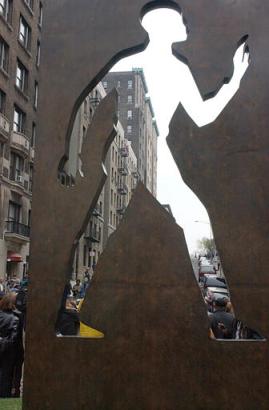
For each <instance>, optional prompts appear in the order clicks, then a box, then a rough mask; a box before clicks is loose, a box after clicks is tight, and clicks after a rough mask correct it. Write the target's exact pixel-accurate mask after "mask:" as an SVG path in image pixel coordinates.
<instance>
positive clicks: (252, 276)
mask: <svg viewBox="0 0 269 410" xmlns="http://www.w3.org/2000/svg"><path fill="white" fill-rule="evenodd" d="M172 3H173V2H170V1H156V2H151V3H150V7H151V6H153V5H154V6H156V7H157V6H164V5H169V4H170V5H171V4H172ZM146 4H147V1H145V0H132V1H129V0H114V1H113V2H112V1H108V0H76V1H74V0H57V1H55V0H47V1H46V2H44V6H45V9H44V26H43V34H42V66H41V82H40V100H39V130H38V146H37V156H36V164H35V187H34V197H33V219H32V223H33V224H32V237H31V251H32V255H31V285H30V294H29V307H28V332H27V349H26V354H27V356H26V357H27V359H26V367H25V369H26V371H25V386H24V404H23V407H24V410H33V409H38V410H56V409H57V410H61V409H63V410H69V409H70V410H77V409H80V410H86V409H87V410H88V409H89V408H91V409H109V410H113V409H124V410H126V409H136V410H137V409H139V410H143V409H145V410H148V409H152V410H156V409H160V410H164V409H167V410H170V409H171V410H175V409H177V408H178V409H180V408H182V409H184V410H185V409H192V410H193V409H209V410H210V409H212V410H213V409H214V410H215V409H216V408H221V409H230V408H232V409H234V410H239V409H240V410H241V409H244V410H248V409H249V410H253V409H255V408H259V409H261V410H263V409H264V410H265V409H266V410H267V409H268V401H269V398H268V391H269V388H268V387H269V386H268V380H269V377H268V359H269V358H268V347H267V346H268V344H267V343H249V342H246V343H236V344H234V343H214V342H210V341H209V340H207V322H206V312H205V310H204V306H203V302H202V300H201V296H200V294H199V291H198V289H197V287H196V284H195V282H194V279H193V277H192V272H191V266H190V263H189V261H188V259H187V249H186V246H185V243H184V240H183V236H182V232H181V230H180V229H179V228H178V227H176V226H175V225H174V224H173V223H172V220H171V218H170V217H169V215H168V214H165V211H163V210H161V209H160V207H159V205H158V204H157V203H156V202H155V201H154V200H153V199H152V198H151V197H150V196H149V195H148V194H146V193H145V192H143V190H142V189H141V188H139V191H138V192H137V194H136V195H137V196H136V198H134V200H133V205H132V208H131V209H130V210H129V211H128V215H127V216H126V220H125V225H122V227H121V228H120V231H119V234H117V236H116V235H115V236H114V237H113V238H111V241H110V243H109V251H107V252H106V253H105V254H104V257H103V258H102V261H101V263H100V266H99V267H98V273H97V278H98V279H96V282H95V283H94V285H93V288H92V289H93V290H95V291H96V297H95V296H94V295H95V292H93V291H92V294H89V298H90V299H89V301H88V302H89V303H90V305H89V307H90V309H91V314H92V320H93V323H94V324H96V326H98V327H99V328H100V330H104V331H105V333H106V337H105V339H104V340H98V341H96V340H80V339H75V338H56V337H55V334H54V324H55V320H56V316H57V312H58V308H59V304H60V300H61V296H62V292H63V288H64V285H65V282H66V278H67V275H68V273H69V270H70V265H71V264H70V261H71V259H72V254H73V250H74V244H75V242H76V240H77V239H78V237H79V234H80V232H82V230H83V227H84V226H85V223H86V220H87V217H88V216H89V213H90V211H91V208H92V206H93V203H94V201H95V200H96V198H97V197H98V193H99V191H100V189H101V186H102V183H103V181H104V174H103V170H102V168H101V163H102V159H103V156H104V154H105V151H106V149H107V148H108V145H109V141H110V140H111V139H112V137H113V133H114V123H115V117H114V114H115V112H116V102H115V100H116V98H115V97H116V96H115V95H114V94H111V95H110V96H108V97H107V99H106V100H104V101H103V102H102V103H101V105H100V107H99V109H98V112H96V115H95V119H94V122H93V123H92V126H91V128H90V130H89V132H88V137H87V138H88V140H87V141H88V142H86V141H85V143H84V146H83V150H84V153H83V155H84V158H83V164H84V167H85V168H84V174H85V179H84V180H83V181H81V180H80V178H79V177H78V178H77V180H76V185H75V187H70V188H68V189H67V188H64V187H62V186H61V185H60V184H59V183H58V182H57V172H58V166H59V163H60V162H61V160H62V159H64V160H67V159H68V155H67V153H68V149H69V139H70V135H71V131H72V126H73V121H74V118H75V114H76V110H77V109H78V107H79V105H80V103H81V102H82V101H83V98H84V97H85V96H86V95H87V93H88V92H89V91H90V90H91V89H93V87H94V86H95V85H96V84H97V83H98V82H99V80H101V78H102V77H103V76H104V75H105V74H106V72H107V71H108V70H109V68H110V67H111V65H113V63H114V62H115V61H116V60H117V59H119V58H120V56H124V55H128V54H131V53H133V52H134V51H137V50H142V49H143V48H144V47H145V45H146V44H147V39H148V37H147V35H146V33H145V31H144V30H143V28H142V27H141V25H140V23H139V16H140V14H141V10H142V8H143V7H144V6H146ZM173 4H174V5H176V4H180V5H181V6H182V9H183V13H184V15H185V17H186V19H187V22H188V26H189V29H190V33H189V37H188V40H187V42H186V43H185V44H184V45H183V44H182V45H175V47H174V50H175V52H176V53H177V54H178V53H181V54H184V56H185V57H187V58H188V60H189V65H190V68H191V70H192V72H193V74H194V76H195V79H196V81H197V84H198V86H199V88H200V90H201V92H202V94H203V95H206V94H207V93H209V92H212V91H214V90H215V89H216V88H217V86H218V85H219V84H220V83H221V82H222V80H223V77H224V76H227V75H228V76H229V75H231V72H232V57H233V53H234V51H235V48H236V44H237V42H238V41H239V40H240V38H242V36H243V35H245V34H249V35H250V38H249V44H250V49H251V58H252V64H251V66H250V68H249V70H248V72H247V75H246V77H245V78H244V80H243V82H242V88H241V90H240V92H239V93H238V94H237V96H236V97H235V98H234V99H233V100H232V101H231V103H230V105H229V106H228V107H227V109H226V110H225V112H224V113H223V114H222V115H221V116H220V117H219V119H218V120H217V121H216V122H215V124H213V125H210V126H207V127H204V128H202V129H198V128H197V127H196V126H195V125H194V124H193V123H192V121H191V120H190V119H189V118H188V116H187V115H186V114H185V113H184V111H183V110H182V108H181V107H179V108H178V111H177V112H176V114H175V116H174V118H173V121H172V123H171V128H170V129H171V133H170V137H169V144H170V146H171V147H173V149H172V150H173V151H174V156H175V159H176V161H177V163H178V164H179V167H180V169H181V172H182V174H183V177H184V179H185V180H186V182H187V183H188V184H189V185H190V186H191V188H192V189H193V190H194V192H196V193H197V194H198V196H199V197H200V199H201V200H202V201H203V203H204V204H205V205H206V207H207V209H208V211H209V214H210V217H211V220H212V224H213V229H214V234H215V237H216V241H217V245H218V248H219V250H220V253H221V257H222V261H223V264H224V268H225V271H226V273H227V278H228V281H229V285H230V288H231V292H232V297H233V301H234V304H235V307H236V311H237V314H238V316H240V317H241V318H242V319H244V320H246V321H247V323H248V324H249V325H252V326H253V327H256V328H257V329H258V330H260V331H262V333H263V334H264V335H265V336H268V326H269V325H268V318H267V313H268V303H269V302H268V301H269V298H268V268H269V266H268V257H267V253H268V252H267V248H268V238H269V235H268V233H269V232H268V223H267V218H268V212H267V204H268V189H267V186H266V175H267V174H268V165H267V164H268V144H267V139H266V138H267V134H268V113H267V109H268V99H267V95H268V91H267V90H268V84H267V81H268V80H267V78H268V75H267V73H268V59H267V56H266V50H267V42H266V41H267V37H268V29H267V27H268V25H267V16H268V11H269V10H268V7H269V5H268V4H267V3H266V2H262V1H261V0H260V1H255V2H254V1H250V0H248V1H239V0H238V1H236V0H234V1H225V2H224V1H214V2H212V1H210V0H200V1H199V2H196V1H190V0H182V1H180V2H178V3H177V2H175V3H173ZM142 221H144V224H143V223H142ZM160 227H161V228H162V232H161V230H160ZM151 229H152V231H151ZM129 231H130V232H133V235H131V234H130V233H127V232H129ZM121 235H122V237H121ZM122 238H124V239H122ZM145 244H146V245H145ZM160 244H161V245H160ZM125 252H127V254H126V253H125ZM106 258H108V260H109V261H108V260H107V259H106ZM122 259H123V261H125V265H123V261H122ZM110 261H113V264H112V263H111V262H110ZM102 266H103V267H102ZM108 268H109V270H108ZM140 271H141V272H143V273H144V274H145V275H143V277H142V275H140ZM124 273H125V276H124ZM132 273H134V277H133V279H131V277H132ZM103 275H104V278H103ZM107 275H109V276H107ZM177 275H178V284H177V285H176V278H177ZM99 278H100V279H99ZM126 278H128V279H126ZM154 281H155V283H154ZM129 285H131V286H129ZM149 285H150V286H149ZM114 292H115V293H114ZM126 292H127V295H126ZM104 301H107V304H104ZM85 309H86V307H85ZM98 312H100V313H98ZM93 313H94V314H93Z"/></svg>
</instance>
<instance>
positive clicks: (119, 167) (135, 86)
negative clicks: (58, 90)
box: [0, 0, 158, 278]
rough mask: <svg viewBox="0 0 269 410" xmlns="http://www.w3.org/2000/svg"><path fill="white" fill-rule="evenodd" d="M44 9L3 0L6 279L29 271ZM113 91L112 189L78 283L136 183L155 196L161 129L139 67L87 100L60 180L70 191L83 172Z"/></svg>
mask: <svg viewBox="0 0 269 410" xmlns="http://www.w3.org/2000/svg"><path fill="white" fill-rule="evenodd" d="M43 4H44V5H45V0H43V1H40V0H0V277H5V276H6V275H7V277H9V278H12V277H14V278H21V277H22V276H23V274H24V273H26V272H27V270H28V259H29V251H30V226H31V200H32V189H33V172H34V157H35V143H36V139H37V138H38V136H37V135H36V129H37V109H38V83H39V67H40V64H42V59H41V58H40V56H41V49H42V41H41V35H42V20H43ZM114 86H116V88H117V90H118V94H119V112H118V116H119V123H118V127H117V136H116V137H115V139H114V141H113V142H112V144H111V147H110V150H109V152H108V154H107V158H106V162H105V166H106V169H107V173H108V176H107V181H106V184H105V186H104V188H103V190H102V192H101V195H100V197H99V199H98V201H97V203H96V204H95V208H94V211H93V214H92V216H91V218H90V221H89V224H88V226H87V228H86V231H85V233H84V234H83V235H82V237H81V239H80V241H79V244H78V246H77V250H76V254H75V258H74V263H73V278H75V277H82V275H83V273H84V272H85V270H86V269H87V268H93V267H94V266H95V265H96V263H97V261H98V258H99V256H100V254H101V253H102V251H103V249H104V247H105V245H106V242H107V240H108V238H109V236H110V235H111V234H112V233H113V232H114V231H115V230H116V229H117V226H118V225H119V223H120V221H121V218H122V216H123V214H124V212H125V210H126V208H127V206H128V203H129V201H130V199H131V196H132V193H133V191H134V189H135V187H136V184H137V181H138V179H140V180H141V181H143V182H144V184H145V185H146V187H147V188H148V189H149V190H150V191H151V192H152V193H153V195H155V196H156V190H157V182H156V180H157V137H158V128H157V124H156V121H155V119H154V111H153V108H152V105H151V101H150V98H149V97H148V96H147V93H148V89H147V84H146V80H145V77H144V73H143V70H141V69H135V70H133V71H132V72H125V73H110V74H108V75H107V77H106V78H105V79H104V82H103V84H102V83H100V84H99V85H98V86H97V87H96V88H95V89H94V90H93V91H92V92H91V93H90V94H89V96H88V97H87V98H86V99H85V101H84V102H83V104H82V106H81V108H80V109H79V111H78V113H77V117H76V120H75V123H74V128H73V133H72V137H71V141H70V152H69V159H68V161H67V163H66V164H65V167H64V169H62V170H61V171H60V172H59V175H58V178H59V181H60V183H62V184H63V185H66V186H70V185H72V184H73V183H74V182H75V179H76V176H77V173H82V172H83V164H82V163H81V156H80V154H81V152H82V149H83V140H84V138H85V136H86V131H87V128H88V126H89V124H90V122H91V120H92V118H93V115H94V112H95V110H96V108H97V107H98V104H99V103H100V101H101V99H102V98H104V97H105V96H106V94H107V91H108V90H110V89H112V88H113V87H114ZM37 183H38V182H37Z"/></svg>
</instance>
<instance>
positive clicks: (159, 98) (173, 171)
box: [112, 9, 246, 252]
mask: <svg viewBox="0 0 269 410" xmlns="http://www.w3.org/2000/svg"><path fill="white" fill-rule="evenodd" d="M142 23H143V26H144V28H145V29H146V30H147V32H148V33H149V35H150V44H149V45H148V47H147V49H146V50H145V51H144V52H142V53H139V54H136V55H134V56H131V57H128V58H125V59H123V60H121V61H120V62H119V63H118V64H117V65H115V66H114V67H113V69H112V71H126V70H132V68H133V67H142V68H143V69H144V72H145V76H146V81H147V84H148V88H149V96H150V97H151V100H152V104H153V108H154V111H155V115H156V120H157V123H158V127H159V130H160V137H159V140H158V200H159V201H160V202H161V203H163V204H167V203H168V204H170V206H171V208H172V211H173V214H174V216H175V218H176V220H177V223H178V224H179V225H180V226H181V227H182V228H183V229H184V232H185V237H186V240H187V244H188V247H189V250H190V252H193V251H194V250H195V249H196V248H197V240H198V239H201V238H202V237H204V236H206V237H210V235H211V228H210V223H209V218H208V214H207V211H206V210H205V208H204V206H203V205H202V203H201V202H200V201H199V199H198V198H197V197H196V195H195V194H194V193H193V192H192V191H191V190H190V189H189V188H188V187H187V186H186V184H185V183H184V182H183V180H182V178H181V176H180V173H179V171H178V169H177V167H176V165H175V162H174V160H173V158H172V156H171V154H170V151H169V149H168V147H167V144H166V141H165V139H166V136H167V134H168V126H169V122H170V120H171V117H172V115H173V113H174V111H175V109H176V107H177V105H178V104H179V102H180V101H181V102H182V103H183V105H184V107H185V109H186V110H187V112H188V114H189V115H190V116H191V117H192V118H193V120H194V121H195V122H196V123H197V124H199V125H201V124H203V123H209V122H211V121H213V120H214V118H215V117H216V116H217V115H218V113H219V112H220V111H221V110H222V109H223V107H224V105H225V104H226V102H227V101H228V100H229V99H230V97H229V96H228V97H227V95H228V94H229V90H228V86H226V87H224V88H225V90H224V88H223V90H222V92H221V93H220V94H219V96H218V97H217V99H218V101H217V99H216V100H215V101H214V102H213V101H210V102H209V103H208V104H204V102H203V101H202V98H201V96H200V93H199V90H198V89H197V87H196V85H195V83H194V80H193V77H192V76H191V73H190V71H189V69H188V67H187V66H186V65H185V64H183V63H181V62H180V61H179V60H177V59H176V58H175V57H174V56H173V55H172V52H171V45H172V43H173V42H178V41H186V39H187V34H186V27H185V26H184V24H183V22H182V18H181V16H180V15H179V14H178V13H177V12H176V11H174V10H170V9H159V10H154V11H152V12H150V13H148V14H147V15H146V16H145V17H144V19H143V22H142ZM241 61H242V53H241ZM241 64H243V63H241ZM245 69H246V64H245V63H244V66H243V65H242V67H241V72H240V73H239V74H238V75H239V76H240V75H241V76H242V73H243V72H244V71H245ZM212 103H213V104H212ZM194 166H195V164H194ZM195 221H200V222H195Z"/></svg>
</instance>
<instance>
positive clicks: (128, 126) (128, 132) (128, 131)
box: [127, 125, 133, 134]
mask: <svg viewBox="0 0 269 410" xmlns="http://www.w3.org/2000/svg"><path fill="white" fill-rule="evenodd" d="M132 131H133V128H132V126H131V125H127V134H132Z"/></svg>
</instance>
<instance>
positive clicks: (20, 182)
mask: <svg viewBox="0 0 269 410" xmlns="http://www.w3.org/2000/svg"><path fill="white" fill-rule="evenodd" d="M16 182H18V183H19V184H23V182H24V178H23V176H22V175H17V177H16Z"/></svg>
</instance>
